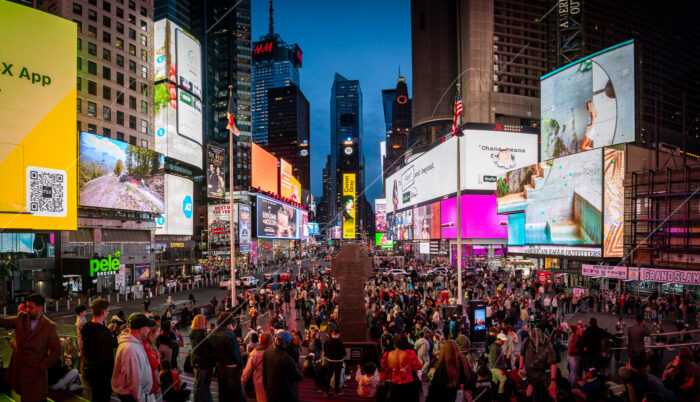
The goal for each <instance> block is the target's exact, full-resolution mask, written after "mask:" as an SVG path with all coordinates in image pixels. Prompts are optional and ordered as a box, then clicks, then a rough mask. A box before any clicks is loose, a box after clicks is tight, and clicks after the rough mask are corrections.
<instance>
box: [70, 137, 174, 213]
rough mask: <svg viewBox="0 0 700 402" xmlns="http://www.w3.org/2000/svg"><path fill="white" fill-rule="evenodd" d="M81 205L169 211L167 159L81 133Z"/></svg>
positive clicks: (148, 150) (140, 210)
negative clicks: (166, 183)
mask: <svg viewBox="0 0 700 402" xmlns="http://www.w3.org/2000/svg"><path fill="white" fill-rule="evenodd" d="M78 167H79V171H80V176H79V180H78V192H79V197H78V198H79V203H80V205H81V206H84V207H95V208H110V209H121V210H128V211H139V212H150V213H154V214H162V213H163V212H165V201H164V199H165V198H164V197H165V178H164V168H165V158H164V157H163V155H161V154H159V153H157V152H154V151H151V150H150V149H147V148H141V147H137V146H136V145H131V144H128V143H126V142H123V141H117V140H113V139H111V138H107V137H102V136H100V135H95V134H90V133H80V159H79V163H78Z"/></svg>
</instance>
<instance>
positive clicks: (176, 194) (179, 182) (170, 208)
mask: <svg viewBox="0 0 700 402" xmlns="http://www.w3.org/2000/svg"><path fill="white" fill-rule="evenodd" d="M193 190H194V185H193V183H192V180H190V179H186V178H184V177H180V176H174V175H171V174H166V175H165V213H164V214H163V215H161V216H159V217H158V218H156V234H157V235H161V234H167V235H192V229H193V220H192V215H193V212H194V206H193V203H192V197H193Z"/></svg>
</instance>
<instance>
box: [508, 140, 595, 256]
mask: <svg viewBox="0 0 700 402" xmlns="http://www.w3.org/2000/svg"><path fill="white" fill-rule="evenodd" d="M602 189H603V172H602V150H601V149H596V150H592V151H588V152H582V153H579V154H574V155H570V156H567V157H563V158H558V159H553V160H550V161H547V162H541V163H539V164H536V165H533V166H529V167H526V168H523V169H519V170H515V171H513V172H508V173H507V174H506V175H505V176H504V177H502V178H499V183H498V190H497V194H498V213H508V214H510V215H509V216H508V246H509V247H510V246H533V247H532V253H534V254H545V253H547V246H555V247H552V248H551V253H552V254H553V255H556V254H557V253H559V252H561V250H562V246H566V247H579V248H580V247H598V248H597V249H596V251H595V252H594V253H593V254H587V255H590V256H600V246H601V244H602V239H601V237H602V226H603V217H602V207H603V206H602V203H603V197H602Z"/></svg>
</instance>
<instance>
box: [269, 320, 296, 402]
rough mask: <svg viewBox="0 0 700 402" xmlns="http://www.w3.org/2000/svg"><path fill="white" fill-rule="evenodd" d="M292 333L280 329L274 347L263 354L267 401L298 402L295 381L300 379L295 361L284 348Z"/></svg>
mask: <svg viewBox="0 0 700 402" xmlns="http://www.w3.org/2000/svg"><path fill="white" fill-rule="evenodd" d="M291 340H292V335H290V334H289V332H287V331H280V332H278V333H277V335H276V336H275V347H274V348H271V349H268V350H266V351H265V353H264V354H263V385H264V386H265V392H266V393H267V400H268V402H278V401H279V402H298V401H299V393H298V392H297V382H299V381H301V380H302V376H301V373H300V372H299V368H298V367H297V362H295V361H294V360H292V358H291V357H290V356H289V355H288V354H287V352H286V351H285V349H286V348H287V344H288V343H289V342H291Z"/></svg>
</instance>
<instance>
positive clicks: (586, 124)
mask: <svg viewBox="0 0 700 402" xmlns="http://www.w3.org/2000/svg"><path fill="white" fill-rule="evenodd" d="M541 92H542V100H541V110H542V112H541V115H542V116H541V119H542V142H541V145H540V148H541V156H542V160H546V159H552V158H558V157H561V156H566V155H570V154H574V153H577V152H582V151H586V150H590V149H593V148H601V147H604V146H609V145H613V144H621V143H626V142H632V141H634V140H635V96H634V95H635V85H634V43H633V42H632V41H630V42H625V43H622V44H620V45H617V46H614V47H611V48H609V49H607V50H604V51H602V52H599V53H596V54H594V55H592V56H589V57H587V58H585V59H582V60H579V61H577V62H575V63H572V64H570V65H568V66H567V67H564V68H563V69H560V70H557V71H555V72H553V73H551V74H548V75H545V76H544V77H542V82H541Z"/></svg>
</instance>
